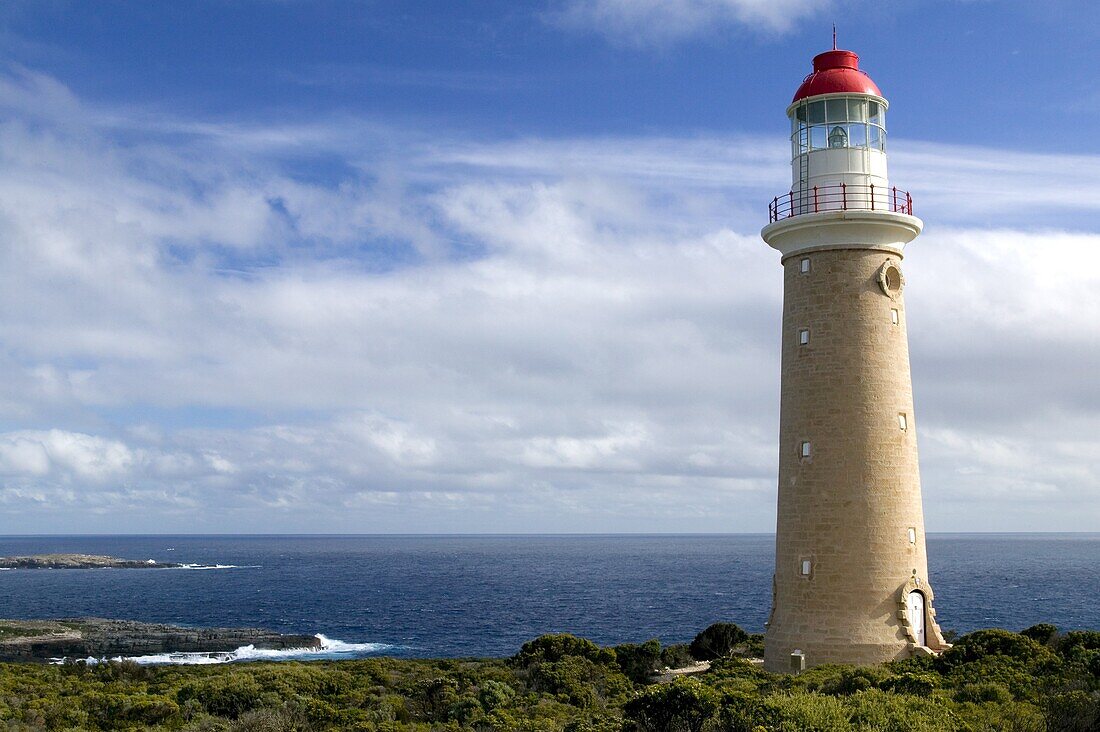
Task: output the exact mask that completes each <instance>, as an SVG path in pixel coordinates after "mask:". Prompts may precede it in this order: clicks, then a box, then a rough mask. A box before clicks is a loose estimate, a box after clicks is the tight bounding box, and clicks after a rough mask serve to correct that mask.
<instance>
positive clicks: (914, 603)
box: [909, 590, 928, 646]
mask: <svg viewBox="0 0 1100 732" xmlns="http://www.w3.org/2000/svg"><path fill="white" fill-rule="evenodd" d="M909 625H911V626H912V628H913V635H915V636H916V637H917V645H919V646H926V645H928V644H927V643H925V642H924V595H923V594H921V593H920V592H917V591H916V590H913V591H912V592H910V593H909Z"/></svg>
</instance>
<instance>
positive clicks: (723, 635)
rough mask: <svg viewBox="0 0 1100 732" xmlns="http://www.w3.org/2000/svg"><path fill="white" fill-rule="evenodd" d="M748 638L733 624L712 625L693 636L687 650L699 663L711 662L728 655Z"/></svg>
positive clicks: (746, 634)
mask: <svg viewBox="0 0 1100 732" xmlns="http://www.w3.org/2000/svg"><path fill="white" fill-rule="evenodd" d="M748 638H749V634H748V633H746V632H745V631H744V630H742V629H741V628H740V627H739V626H737V625H734V624H733V623H714V624H713V625H710V626H709V627H707V628H706V629H705V630H704V631H703V632H701V633H699V635H697V636H695V639H694V640H693V641H691V646H689V648H688V650H689V651H690V652H691V655H692V656H693V657H695V658H696V659H698V660H700V661H712V660H714V659H715V658H721V657H723V656H728V655H730V653H731V652H732V651H733V649H734V648H736V647H737V646H739V645H741V644H742V643H744V642H745V641H746V640H748Z"/></svg>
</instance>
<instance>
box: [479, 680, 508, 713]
mask: <svg viewBox="0 0 1100 732" xmlns="http://www.w3.org/2000/svg"><path fill="white" fill-rule="evenodd" d="M515 696H516V690H515V689H513V688H512V687H511V686H509V685H508V684H505V683H504V682H503V681H494V680H492V679H489V680H488V681H482V682H481V688H480V689H479V691H478V694H477V697H478V701H479V702H480V703H481V706H482V707H484V708H485V711H487V712H491V711H492V710H494V709H496V708H497V707H503V706H506V705H507V704H508V703H509V702H510V701H512V699H514V698H515Z"/></svg>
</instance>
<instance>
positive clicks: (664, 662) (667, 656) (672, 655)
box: [660, 643, 695, 668]
mask: <svg viewBox="0 0 1100 732" xmlns="http://www.w3.org/2000/svg"><path fill="white" fill-rule="evenodd" d="M694 663H695V658H694V657H693V656H692V655H691V650H690V648H689V646H688V644H687V643H674V644H673V645H671V646H665V647H664V648H662V649H661V659H660V665H661V666H665V667H668V668H683V667H684V666H691V665H692V664H694Z"/></svg>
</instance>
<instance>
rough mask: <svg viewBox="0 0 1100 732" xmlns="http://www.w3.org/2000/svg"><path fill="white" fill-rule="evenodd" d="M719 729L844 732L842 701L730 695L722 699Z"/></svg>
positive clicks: (811, 696) (846, 727)
mask: <svg viewBox="0 0 1100 732" xmlns="http://www.w3.org/2000/svg"><path fill="white" fill-rule="evenodd" d="M719 719H720V722H719V726H720V728H721V730H722V732H759V731H760V730H763V731H764V732H848V730H851V729H852V726H851V724H849V722H848V714H847V712H846V711H845V709H844V705H843V703H842V702H841V701H840V700H838V699H836V698H834V697H828V696H819V695H817V694H803V693H798V694H794V695H789V696H788V695H772V696H758V695H747V694H746V695H732V696H728V697H726V698H725V699H723V702H722V711H721V713H720V714H719Z"/></svg>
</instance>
